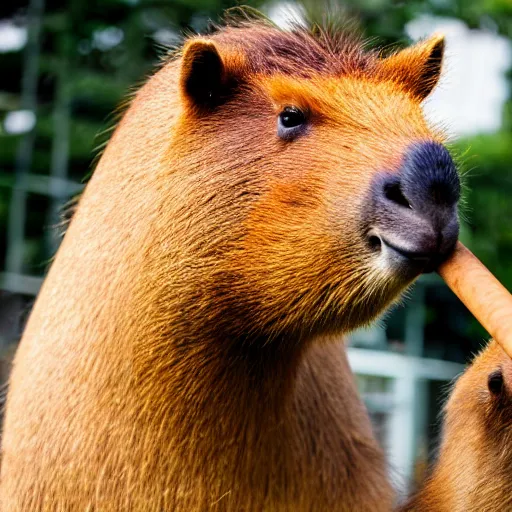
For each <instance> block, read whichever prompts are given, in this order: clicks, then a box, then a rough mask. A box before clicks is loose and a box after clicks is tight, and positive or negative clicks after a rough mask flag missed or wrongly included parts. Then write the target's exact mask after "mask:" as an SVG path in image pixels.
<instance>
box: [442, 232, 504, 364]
mask: <svg viewBox="0 0 512 512" xmlns="http://www.w3.org/2000/svg"><path fill="white" fill-rule="evenodd" d="M437 271H438V272H439V274H440V275H441V277H442V278H443V279H444V280H445V282H446V284H447V285H448V286H449V287H450V289H451V290H452V291H453V292H454V293H455V295H457V297H459V299H460V300H461V301H462V302H463V303H464V304H465V306H466V307H467V308H468V309H469V311H471V313H472V314H473V315H474V317H475V318H476V319H477V320H478V321H479V322H480V323H481V324H482V326H483V327H484V328H485V329H486V330H487V332H488V333H489V334H490V335H491V336H492V337H493V338H494V339H495V340H496V341H497V342H498V343H499V344H500V345H501V346H502V347H503V350H504V351H505V352H506V353H507V354H508V356H509V357H511V358H512V295H511V294H510V293H509V291H508V290H507V289H506V288H505V287H504V286H503V285H502V284H501V283H500V282H499V281H498V280H497V279H496V278H495V277H494V276H493V275H492V274H491V272H489V270H487V268H486V267H485V266H484V264H483V263H482V262H481V261H480V260H479V259H478V258H477V257H476V256H475V255H474V254H473V253H472V252H471V251H470V250H469V249H467V248H466V247H465V246H464V245H463V244H462V243H460V242H457V246H456V247H455V250H454V252H453V254H452V256H451V257H450V258H449V259H448V260H447V261H445V262H444V263H443V264H442V265H441V266H440V267H439V268H438V269H437Z"/></svg>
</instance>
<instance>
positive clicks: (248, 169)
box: [169, 22, 460, 339]
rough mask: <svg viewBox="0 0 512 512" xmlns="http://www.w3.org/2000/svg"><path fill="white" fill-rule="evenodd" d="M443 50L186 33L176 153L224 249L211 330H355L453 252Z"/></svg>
mask: <svg viewBox="0 0 512 512" xmlns="http://www.w3.org/2000/svg"><path fill="white" fill-rule="evenodd" d="M443 45H444V43H443V39H442V37H440V36H434V37H432V38H430V39H428V40H426V41H424V42H420V43H418V44H417V45H415V46H412V47H410V48H407V49H405V50H402V51H399V52H396V53H395V54H392V55H390V56H388V57H386V58H384V57H381V56H380V55H379V54H377V53H375V52H372V51H366V50H364V49H363V47H362V45H361V43H360V42H359V41H357V40H354V39H353V38H352V37H348V36H346V35H339V34H335V35H330V34H327V33H325V32H322V31H317V32H316V33H315V32H314V31H313V32H311V31H308V30H306V29H301V28H298V29H296V30H294V31H290V32H286V31H282V30H279V29H277V28H275V27H272V26H269V25H267V24H264V23H259V22H258V23H250V24H248V25H247V24H241V25H237V26H231V27H228V28H224V29H222V30H221V31H219V32H218V33H216V34H214V35H213V36H211V37H208V38H200V37H193V38H191V39H189V40H188V41H187V42H186V44H185V45H184V48H183V51H182V55H181V60H180V64H179V65H180V71H179V73H180V78H179V87H180V107H181V111H180V115H179V120H178V121H177V126H176V129H175V131H174V134H173V139H172V142H171V148H170V152H169V158H170V159H171V158H172V159H173V165H174V166H175V167H176V166H177V167H179V168H180V169H182V172H184V173H185V171H183V169H186V175H187V176H188V179H187V183H188V185H187V188H186V190H187V194H189V195H188V199H189V200H188V206H187V207H188V208H190V216H189V218H188V226H189V227H191V226H193V225H194V223H195V220H198V219H199V221H200V223H201V228H200V233H201V234H200V236H201V241H200V243H199V242H198V243H197V244H196V245H195V246H196V247H197V249H198V251H200V252H201V253H202V254H203V256H204V257H205V258H209V259H211V260H215V261H214V263H211V267H210V268H211V270H212V272H210V273H209V274H208V280H207V281H206V280H205V283H204V289H205V290H206V289H208V290H209V292H208V297H209V300H210V303H212V304H213V303H214V304H215V305H216V306H215V308H216V310H217V311H218V314H215V315H213V316H212V315H210V317H209V318H210V320H211V324H210V326H211V327H212V328H221V326H223V328H228V329H230V330H231V333H230V334H232V335H234V336H240V335H243V336H245V337H251V336H256V337H264V338H266V339H268V337H269V336H270V337H272V336H276V337H279V336H281V335H286V336H287V337H290V335H297V336H310V335H311V334H315V333H319V332H325V331H344V330H348V329H351V328H354V327H356V326H359V325H361V324H364V323H367V322H369V321H370V320H371V319H372V318H374V317H375V316H376V315H377V314H378V313H379V312H381V311H382V309H383V308H385V307H386V306H387V305H388V304H389V303H390V302H391V301H392V300H394V299H395V298H396V297H397V296H398V294H399V293H400V292H401V291H402V290H403V289H404V288H405V287H406V286H407V285H408V284H410V283H411V282H412V280H414V279H415V278H416V277H417V276H418V275H420V274H421V273H422V272H425V271H429V270H432V268H433V267H434V266H435V264H436V263H437V262H439V261H440V260H441V259H442V258H443V257H444V256H445V255H446V254H447V253H448V252H449V251H450V250H451V249H452V247H453V246H454V244H455V241H456V239H457V236H458V220H457V211H456V209H457V201H458V198H459V192H460V190H459V189H460V185H459V178H458V175H457V172H456V169H455V166H454V163H453V161H452V159H451V157H450V155H449V153H448V151H447V150H446V149H445V147H444V146H443V144H442V141H443V136H442V135H441V133H439V132H438V131H436V130H434V129H432V128H431V127H429V125H428V124H427V122H426V121H425V119H424V116H423V113H422V107H421V103H422V101H423V100H424V99H425V98H426V96H427V95H428V94H429V93H430V92H431V90H432V89H433V87H434V86H435V84H436V82H437V81H438V78H439V74H440V70H441V64H442V56H443ZM191 176H195V177H196V178H197V179H195V178H194V179H193V180H192V181H193V184H191V182H190V177H191ZM192 210H194V212H192ZM198 232H199V228H198ZM198 236H199V235H198ZM209 261H210V260H209ZM213 267H214V268H213ZM201 303H202V304H203V303H204V300H203V299H201ZM207 320H208V319H206V320H205V321H207ZM228 324H229V325H228ZM224 330H225V329H224ZM292 337H293V336H292ZM295 337H296V336H295Z"/></svg>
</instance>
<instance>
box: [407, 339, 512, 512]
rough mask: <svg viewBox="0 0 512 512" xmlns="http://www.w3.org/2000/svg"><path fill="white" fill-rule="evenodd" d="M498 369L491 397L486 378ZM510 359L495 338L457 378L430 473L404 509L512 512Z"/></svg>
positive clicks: (511, 376) (439, 511) (438, 511)
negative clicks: (499, 381) (498, 390)
mask: <svg viewBox="0 0 512 512" xmlns="http://www.w3.org/2000/svg"><path fill="white" fill-rule="evenodd" d="M500 369H501V370H502V373H503V380H504V390H503V393H502V394H501V395H500V396H493V394H492V393H491V392H490V391H489V389H488V378H489V375H490V374H491V373H492V372H494V371H496V370H500ZM511 429H512V361H511V360H510V358H509V356H507V354H505V352H504V351H503V349H502V348H501V347H500V346H499V345H498V343H496V342H495V341H494V340H493V341H491V342H490V343H489V345H488V346H487V348H486V349H485V350H484V351H483V352H482V353H481V354H480V355H479V356H478V357H477V358H476V359H475V361H474V362H473V364H472V365H471V367H470V368H469V369H468V370H467V371H466V372H465V373H464V374H463V375H462V377H460V378H459V380H458V381H457V383H456V385H455V388H454V390H453V392H452V394H451V396H450V399H449V401H448V403H447V405H446V407H445V420H444V425H443V440H442V444H441V446H440V452H439V460H438V461H437V463H436V466H435V468H434V471H433V473H432V475H431V476H430V478H429V479H428V480H427V482H426V483H425V485H424V487H423V488H422V489H421V490H420V491H419V493H418V494H417V496H416V497H415V498H414V499H413V500H411V502H410V503H408V504H407V505H406V506H405V507H404V509H403V510H404V511H417V512H422V511H425V512H426V511H428V512H494V511H498V510H499V511H505V510H512V487H511V480H510V474H511V471H512V435H511V434H512V431H511Z"/></svg>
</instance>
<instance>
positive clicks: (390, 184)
mask: <svg viewBox="0 0 512 512" xmlns="http://www.w3.org/2000/svg"><path fill="white" fill-rule="evenodd" d="M384 195H385V197H386V199H389V200H390V201H391V202H393V203H395V204H397V205H399V206H404V207H405V208H411V205H410V204H409V201H407V199H406V197H405V196H404V194H403V192H402V189H401V188H400V181H399V180H398V179H391V180H389V181H386V182H385V183H384Z"/></svg>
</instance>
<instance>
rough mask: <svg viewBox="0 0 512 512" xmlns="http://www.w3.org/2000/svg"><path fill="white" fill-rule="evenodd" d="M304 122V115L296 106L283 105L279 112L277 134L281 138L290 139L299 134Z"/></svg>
mask: <svg viewBox="0 0 512 512" xmlns="http://www.w3.org/2000/svg"><path fill="white" fill-rule="evenodd" d="M305 123H306V115H305V114H304V112H303V111H302V110H300V109H298V108H297V107H285V108H284V109H283V111H282V112H281V113H280V114H279V119H278V122H277V134H278V135H279V137H281V138H282V139H291V138H293V137H296V136H297V135H299V133H300V131H301V129H302V127H303V126H304V124H305Z"/></svg>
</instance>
